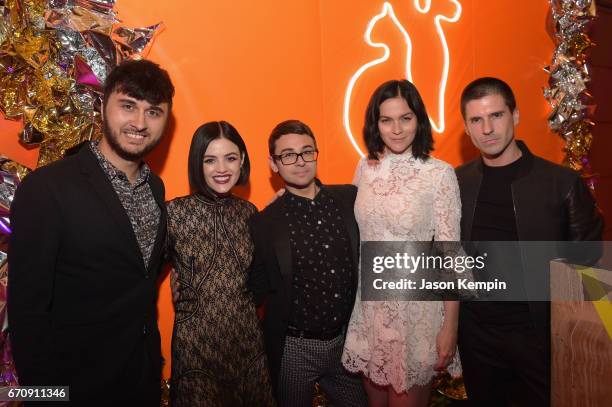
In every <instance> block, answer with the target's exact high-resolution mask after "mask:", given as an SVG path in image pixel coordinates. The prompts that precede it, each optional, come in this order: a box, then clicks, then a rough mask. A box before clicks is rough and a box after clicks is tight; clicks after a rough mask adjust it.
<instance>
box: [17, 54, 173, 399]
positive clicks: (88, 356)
mask: <svg viewBox="0 0 612 407" xmlns="http://www.w3.org/2000/svg"><path fill="white" fill-rule="evenodd" d="M173 94H174V88H173V86H172V83H171V81H170V78H169V76H168V74H167V72H166V71H164V70H162V69H160V68H159V66H157V65H156V64H154V63H152V62H149V61H145V60H142V61H127V62H124V63H122V64H121V65H119V66H118V67H116V68H115V69H114V70H113V71H112V72H111V73H110V74H109V76H108V78H107V80H106V83H105V89H104V100H103V109H102V110H103V125H104V134H103V137H102V139H101V140H100V141H99V142H89V143H86V144H84V145H83V146H82V147H81V148H80V150H79V151H78V152H77V153H76V154H74V155H71V156H69V157H66V158H64V159H62V160H60V161H57V162H55V163H52V164H49V165H48V166H46V167H43V168H40V169H38V170H36V171H34V172H32V173H31V174H30V175H28V176H27V177H26V178H25V179H24V180H23V182H22V183H21V185H20V186H19V187H18V189H17V192H16V194H15V199H14V201H13V203H12V206H11V226H12V228H13V233H12V235H11V241H10V247H9V258H8V261H9V269H10V271H9V283H8V290H9V291H8V316H9V325H10V335H11V339H12V344H13V352H14V358H15V366H16V368H17V373H18V375H19V383H20V384H21V385H27V386H34V385H36V386H43V385H55V386H69V387H70V400H71V401H72V402H73V404H79V405H94V404H98V403H100V404H105V405H119V404H122V403H127V402H131V403H133V404H134V405H150V406H154V405H155V406H159V402H160V378H161V352H160V337H159V331H158V328H157V319H156V300H157V284H156V280H157V276H158V274H159V271H160V269H161V266H162V252H163V244H164V240H165V233H166V215H165V206H164V184H163V182H162V180H161V179H160V178H159V177H157V176H156V175H155V174H153V173H152V172H151V170H150V169H149V167H148V166H147V165H146V164H145V163H144V162H143V161H142V157H143V156H144V155H145V154H146V153H147V152H149V151H151V150H152V149H153V148H154V147H155V146H156V145H157V144H158V143H159V141H160V140H161V138H162V135H163V132H164V129H165V127H166V123H167V119H168V115H169V113H170V108H171V105H172V97H173Z"/></svg>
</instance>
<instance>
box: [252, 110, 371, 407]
mask: <svg viewBox="0 0 612 407" xmlns="http://www.w3.org/2000/svg"><path fill="white" fill-rule="evenodd" d="M268 147H269V150H270V166H271V168H272V171H274V172H275V173H278V174H279V175H280V177H281V178H282V179H283V181H284V183H285V189H286V191H285V193H284V194H283V195H282V196H280V197H279V198H278V199H276V200H275V201H274V202H272V203H271V204H270V205H268V206H267V207H266V208H265V209H264V210H263V211H262V212H260V213H259V214H256V215H255V216H254V217H253V219H252V221H251V232H252V236H253V241H254V243H255V254H254V259H253V265H252V268H251V272H250V275H249V282H248V285H249V289H250V290H251V291H252V292H253V294H254V297H255V301H256V303H257V304H258V305H261V304H264V307H265V308H264V311H265V314H264V320H263V326H264V341H265V348H266V352H267V354H268V361H269V364H270V373H271V376H272V383H273V386H274V391H275V396H276V398H277V400H278V403H279V405H280V406H281V407H283V406H304V407H307V406H311V405H312V399H313V393H314V385H315V383H316V382H319V384H320V386H321V388H322V390H323V392H324V393H325V395H326V396H327V397H328V398H329V399H330V402H331V403H332V404H333V405H338V406H365V405H366V404H367V402H366V396H365V393H364V390H363V387H362V384H361V381H360V379H359V377H358V376H354V375H352V374H350V373H348V372H347V371H345V370H344V368H343V367H342V363H341V361H340V358H341V356H342V348H343V345H344V334H345V330H346V329H345V328H346V325H347V324H348V321H349V318H350V315H351V310H352V308H353V302H354V300H355V293H356V289H357V265H358V255H359V230H358V227H357V223H356V222H355V216H354V214H353V204H354V202H355V196H356V193H357V189H356V188H355V186H353V185H323V184H321V182H320V181H319V180H318V179H316V178H315V176H316V171H317V157H318V150H317V144H316V141H315V138H314V134H313V133H312V130H310V128H309V127H308V126H307V125H306V124H304V123H302V122H300V121H298V120H287V121H284V122H282V123H280V124H278V125H277V126H276V127H275V128H274V130H272V133H271V134H270V137H269V139H268Z"/></svg>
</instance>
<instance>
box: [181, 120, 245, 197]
mask: <svg viewBox="0 0 612 407" xmlns="http://www.w3.org/2000/svg"><path fill="white" fill-rule="evenodd" d="M219 138H224V139H227V140H229V141H231V142H232V143H234V144H236V145H237V146H238V151H240V155H241V157H244V161H243V162H242V166H241V167H240V176H239V177H238V182H236V185H244V184H246V183H247V182H249V174H250V172H251V162H250V160H249V153H248V152H247V149H246V145H245V144H244V140H243V139H242V137H240V133H238V130H236V129H235V128H234V126H232V125H231V124H229V123H228V122H225V121H219V122H208V123H205V124H203V125H201V126H200V127H198V129H197V130H196V131H195V133H193V137H192V139H191V146H190V147H189V162H188V163H187V173H188V175H189V184H190V185H191V187H192V188H193V189H195V190H196V191H198V192H199V193H201V194H202V195H204V196H205V197H207V198H210V199H216V198H217V197H218V196H217V194H216V193H215V191H213V189H212V188H211V187H209V186H208V184H207V183H206V180H205V179H204V171H203V169H202V168H203V164H204V154H205V153H206V150H207V149H208V146H209V145H210V143H211V142H212V141H213V140H216V139H219Z"/></svg>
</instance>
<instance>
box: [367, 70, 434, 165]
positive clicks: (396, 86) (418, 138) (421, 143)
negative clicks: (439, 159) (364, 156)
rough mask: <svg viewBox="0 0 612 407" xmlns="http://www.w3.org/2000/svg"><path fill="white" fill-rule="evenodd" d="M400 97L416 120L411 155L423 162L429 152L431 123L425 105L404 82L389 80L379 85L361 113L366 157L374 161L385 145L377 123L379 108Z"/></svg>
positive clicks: (418, 95) (408, 83) (431, 140)
mask: <svg viewBox="0 0 612 407" xmlns="http://www.w3.org/2000/svg"><path fill="white" fill-rule="evenodd" d="M398 96H399V97H401V98H402V99H404V100H405V101H406V103H408V106H409V107H410V110H412V111H413V112H414V114H415V116H416V119H417V130H416V135H415V136H414V141H413V142H412V155H413V156H414V157H415V158H421V159H424V160H425V159H427V158H429V153H430V152H431V151H433V137H432V135H431V124H430V123H429V116H428V115H427V110H426V109H425V104H424V103H423V99H421V95H420V94H419V91H418V90H417V88H416V87H415V86H414V85H413V84H412V83H410V82H408V81H407V80H405V79H401V80H391V81H388V82H385V83H383V84H382V85H380V86H379V87H378V88H377V89H376V90H375V91H374V94H372V97H371V98H370V102H369V103H368V107H367V109H366V114H365V124H364V126H363V139H364V141H365V145H366V148H367V149H368V158H369V159H372V160H378V158H379V157H380V155H381V154H382V153H383V151H384V149H385V143H384V142H383V140H382V138H381V137H380V131H379V130H378V120H379V119H380V105H381V104H382V103H383V102H384V101H385V100H387V99H391V98H395V97H398Z"/></svg>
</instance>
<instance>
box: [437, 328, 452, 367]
mask: <svg viewBox="0 0 612 407" xmlns="http://www.w3.org/2000/svg"><path fill="white" fill-rule="evenodd" d="M456 349H457V326H456V324H446V323H445V324H443V325H442V329H440V332H438V336H437V338H436V350H437V351H438V361H437V362H436V365H435V367H434V369H435V370H437V371H442V370H444V369H446V367H447V366H448V365H449V364H450V362H451V361H452V360H453V357H454V356H455V352H456Z"/></svg>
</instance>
